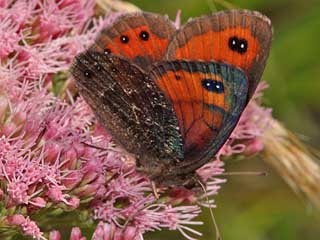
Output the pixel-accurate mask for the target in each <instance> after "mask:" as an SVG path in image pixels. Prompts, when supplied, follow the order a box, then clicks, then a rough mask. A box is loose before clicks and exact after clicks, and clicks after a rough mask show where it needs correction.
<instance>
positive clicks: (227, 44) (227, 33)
mask: <svg viewBox="0 0 320 240" xmlns="http://www.w3.org/2000/svg"><path fill="white" fill-rule="evenodd" d="M259 51H260V43H259V41H258V39H256V38H254V37H253V36H252V35H251V32H250V31H249V29H246V28H240V27H238V28H229V29H225V30H223V31H221V32H215V31H209V32H207V33H204V34H202V35H198V36H193V37H192V38H191V39H190V40H189V41H187V42H186V43H185V44H184V45H183V46H182V47H180V48H177V49H175V58H176V59H201V60H207V61H210V60H212V59H214V60H215V61H221V62H227V63H229V64H232V65H234V66H238V67H240V68H242V69H244V70H248V69H249V68H250V67H251V66H252V62H253V60H254V58H255V57H256V56H257V54H258V53H259Z"/></svg>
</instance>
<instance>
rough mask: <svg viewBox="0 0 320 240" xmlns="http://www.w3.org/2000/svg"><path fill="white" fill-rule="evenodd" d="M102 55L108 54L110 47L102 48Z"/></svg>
mask: <svg viewBox="0 0 320 240" xmlns="http://www.w3.org/2000/svg"><path fill="white" fill-rule="evenodd" d="M103 53H104V55H109V54H110V53H111V50H110V48H106V49H104V50H103Z"/></svg>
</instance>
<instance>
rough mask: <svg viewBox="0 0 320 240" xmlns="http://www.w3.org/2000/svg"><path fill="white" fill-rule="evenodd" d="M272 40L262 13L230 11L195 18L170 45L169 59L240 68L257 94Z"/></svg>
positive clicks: (250, 93) (269, 25)
mask: <svg viewBox="0 0 320 240" xmlns="http://www.w3.org/2000/svg"><path fill="white" fill-rule="evenodd" d="M271 41H272V26H271V22H270V20H269V19H268V18H267V17H266V16H264V15H262V14H261V13H258V12H254V11H248V10H230V11H224V12H218V13H214V14H212V15H211V16H203V17H199V18H195V19H192V20H191V21H189V22H188V23H187V24H185V25H184V26H183V27H182V28H181V29H180V30H178V32H177V34H176V35H175V36H174V37H173V39H172V41H171V42H170V44H169V46H168V50H167V54H166V59H168V60H176V59H188V60H195V61H196V60H200V59H201V60H207V61H210V60H214V61H220V62H226V63H229V64H231V65H234V66H237V67H239V68H241V69H242V70H243V71H244V72H245V73H246V75H247V77H248V81H249V94H248V95H249V97H251V96H252V94H253V93H254V91H255V89H256V86H257V84H258V82H259V80H260V78H261V75H262V72H263V70H264V68H265V65H266V60H267V58H268V55H269V50H270V47H271Z"/></svg>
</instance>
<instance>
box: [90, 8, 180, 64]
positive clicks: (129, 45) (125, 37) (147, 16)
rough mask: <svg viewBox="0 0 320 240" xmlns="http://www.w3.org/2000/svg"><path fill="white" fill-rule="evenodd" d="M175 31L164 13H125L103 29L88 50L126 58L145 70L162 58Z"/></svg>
mask: <svg viewBox="0 0 320 240" xmlns="http://www.w3.org/2000/svg"><path fill="white" fill-rule="evenodd" d="M175 32H176V29H175V27H174V25H173V23H172V22H171V21H170V20H169V18H168V17H166V16H162V15H158V14H154V13H146V12H139V13H129V14H125V15H123V16H120V17H119V18H118V19H116V20H115V22H114V23H113V24H112V25H111V26H109V27H107V28H106V29H104V30H103V31H102V33H101V34H100V35H99V36H98V38H97V39H96V44H95V45H94V46H93V48H92V50H95V51H100V52H105V53H112V54H115V55H120V56H123V57H126V58H128V59H130V60H131V61H132V62H133V63H135V64H137V65H138V66H139V67H141V68H143V69H145V70H149V69H150V67H151V65H152V63H154V62H156V61H159V60H161V59H162V58H163V56H164V53H165V50H166V49H167V46H168V43H169V39H171V37H172V36H173V34H174V33H175Z"/></svg>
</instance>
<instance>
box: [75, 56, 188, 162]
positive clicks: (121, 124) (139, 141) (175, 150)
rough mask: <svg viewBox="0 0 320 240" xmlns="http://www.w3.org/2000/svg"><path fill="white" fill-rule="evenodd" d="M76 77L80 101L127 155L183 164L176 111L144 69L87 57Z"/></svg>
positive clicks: (112, 59)
mask: <svg viewBox="0 0 320 240" xmlns="http://www.w3.org/2000/svg"><path fill="white" fill-rule="evenodd" d="M71 72H72V74H73V75H74V77H75V78H76V84H77V86H78V89H79V91H80V93H81V95H82V96H83V97H84V98H85V100H86V101H87V103H88V104H89V105H90V107H91V108H92V109H93V111H94V112H95V114H96V116H97V117H98V118H99V119H100V121H101V122H102V124H103V125H104V126H105V127H106V128H107V129H108V130H109V131H110V132H111V134H112V136H113V137H114V138H115V140H117V141H118V142H119V143H120V144H121V145H122V146H124V147H125V149H126V150H128V151H129V152H131V153H134V154H136V155H137V156H139V155H141V154H146V155H152V156H157V157H158V158H160V159H161V158H166V159H179V158H183V152H182V139H181V136H180V133H179V127H178V122H177V118H176V116H175V113H174V110H173V108H172V105H171V104H170V102H169V101H168V100H167V99H166V97H165V96H164V94H163V93H162V92H161V91H160V89H159V88H158V86H157V85H156V83H155V82H153V81H152V80H151V79H149V78H147V77H146V74H145V73H144V72H143V71H142V70H141V69H139V68H138V67H137V66H135V65H133V64H131V63H130V62H129V61H128V60H125V59H122V58H120V57H117V56H105V55H104V54H103V53H99V52H92V51H87V52H86V53H83V54H81V55H80V56H78V57H77V58H76V60H75V63H74V64H73V67H72V69H71Z"/></svg>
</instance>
